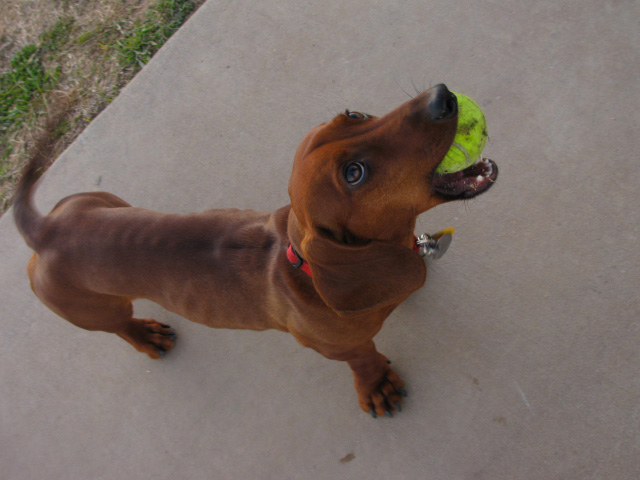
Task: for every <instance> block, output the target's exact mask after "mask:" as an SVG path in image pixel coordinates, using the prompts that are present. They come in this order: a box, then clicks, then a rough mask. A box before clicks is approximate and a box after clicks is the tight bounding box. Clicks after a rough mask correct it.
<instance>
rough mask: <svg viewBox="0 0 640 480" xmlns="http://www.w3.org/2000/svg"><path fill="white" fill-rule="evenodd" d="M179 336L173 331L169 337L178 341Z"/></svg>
mask: <svg viewBox="0 0 640 480" xmlns="http://www.w3.org/2000/svg"><path fill="white" fill-rule="evenodd" d="M177 338H178V336H177V335H176V334H175V333H172V334H171V335H169V339H170V340H173V341H174V342H175V341H176V339H177Z"/></svg>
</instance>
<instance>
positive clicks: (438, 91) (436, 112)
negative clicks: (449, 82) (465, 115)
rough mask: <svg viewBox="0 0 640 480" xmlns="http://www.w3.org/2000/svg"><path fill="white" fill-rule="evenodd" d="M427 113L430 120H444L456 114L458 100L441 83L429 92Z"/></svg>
mask: <svg viewBox="0 0 640 480" xmlns="http://www.w3.org/2000/svg"><path fill="white" fill-rule="evenodd" d="M429 93H430V95H429V103H428V104H427V113H428V114H429V117H430V118H431V120H445V119H447V118H451V117H454V116H455V115H456V114H457V113H458V100H457V99H456V96H455V95H454V94H453V93H451V92H450V91H449V89H448V88H447V86H446V85H445V84H443V83H441V84H439V85H436V86H435V87H432V88H431V89H430V90H429Z"/></svg>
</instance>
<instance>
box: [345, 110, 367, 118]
mask: <svg viewBox="0 0 640 480" xmlns="http://www.w3.org/2000/svg"><path fill="white" fill-rule="evenodd" d="M344 115H345V117H349V118H354V119H356V120H365V119H367V118H369V117H370V116H371V115H369V114H367V113H360V112H350V111H349V110H345V112H344Z"/></svg>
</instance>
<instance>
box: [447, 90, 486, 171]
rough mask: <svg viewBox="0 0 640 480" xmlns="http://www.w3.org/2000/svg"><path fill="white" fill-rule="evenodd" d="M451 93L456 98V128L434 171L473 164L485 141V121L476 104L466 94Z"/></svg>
mask: <svg viewBox="0 0 640 480" xmlns="http://www.w3.org/2000/svg"><path fill="white" fill-rule="evenodd" d="M453 94H454V95H455V96H456V98H457V99H458V130H457V131H456V136H455V138H454V139H453V145H451V148H450V149H449V151H448V152H447V154H446V155H445V156H444V159H443V160H442V162H440V165H438V167H437V168H436V173H455V172H459V171H460V170H464V169H465V168H467V167H469V166H471V165H473V164H474V163H476V161H478V158H479V157H480V154H481V153H482V149H484V145H485V143H487V122H486V121H485V119H484V114H483V113H482V110H481V109H480V107H479V106H478V104H477V103H476V102H474V101H473V100H471V99H470V98H469V97H467V96H466V95H462V94H461V93H457V92H453Z"/></svg>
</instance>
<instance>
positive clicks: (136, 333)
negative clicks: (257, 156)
mask: <svg viewBox="0 0 640 480" xmlns="http://www.w3.org/2000/svg"><path fill="white" fill-rule="evenodd" d="M456 128H457V101H456V97H455V95H454V94H452V93H451V92H450V91H449V90H448V89H447V87H446V86H445V85H442V84H440V85H436V86H434V87H432V88H430V89H428V90H426V91H424V92H423V93H421V94H419V95H417V96H416V97H415V98H412V99H411V100H408V101H407V102H405V103H404V104H402V105H400V106H399V107H397V108H396V109H395V110H393V111H391V112H390V113H388V114H386V115H384V116H382V117H375V116H372V115H368V114H364V113H359V112H352V111H348V110H347V111H346V112H345V113H343V114H340V115H338V116H336V117H335V118H333V119H332V120H330V121H328V122H326V123H323V124H321V125H319V126H317V127H315V128H313V129H312V130H311V131H310V132H309V133H308V134H307V135H306V136H305V138H304V139H303V140H302V143H301V144H300V146H299V147H298V149H297V151H296V153H295V158H294V161H293V170H292V173H291V177H290V180H289V196H290V200H291V204H290V205H287V206H285V207H282V208H280V209H278V210H276V211H274V212H271V213H261V212H256V211H252V210H236V209H218V210H208V211H205V212H202V213H196V214H187V215H175V214H165V213H159V212H155V211H150V210H145V209H141V208H135V207H132V206H130V205H129V204H128V203H127V202H125V201H124V200H122V199H120V198H118V197H116V196H115V195H112V194H110V193H106V192H89V193H79V194H75V195H71V196H68V197H66V198H64V199H62V200H61V201H60V202H59V203H58V204H57V205H56V206H55V207H54V208H53V210H52V211H51V212H50V213H49V214H48V215H46V216H43V215H41V214H40V213H38V211H37V210H36V208H35V207H34V204H33V195H34V190H35V185H36V182H37V180H38V178H39V176H40V170H41V169H40V165H41V164H42V163H43V161H45V160H46V159H47V158H50V157H52V156H53V153H52V150H53V147H52V140H51V135H52V134H51V131H52V130H54V128H53V127H51V126H49V128H48V130H47V129H45V130H47V131H48V135H47V134H46V132H45V135H44V136H43V139H41V140H40V141H39V142H38V143H37V144H36V148H35V150H34V153H33V155H32V156H31V159H30V162H29V164H28V166H27V168H26V169H25V172H24V174H23V176H22V179H21V181H20V183H19V185H18V187H17V191H16V192H17V193H16V196H15V200H14V205H13V212H14V218H15V222H16V225H17V227H18V229H19V231H20V233H21V235H22V236H23V238H24V239H25V241H26V243H27V245H28V246H29V247H30V248H31V249H33V250H34V251H35V253H34V255H33V256H32V257H31V259H30V261H29V263H28V266H27V272H28V275H29V278H30V282H31V288H32V290H33V291H34V293H35V294H36V295H37V297H38V298H39V299H40V300H41V301H42V302H43V303H44V304H45V305H46V306H47V307H49V308H50V309H51V310H52V311H53V312H55V313H56V314H58V315H59V316H61V317H62V318H64V319H66V320H68V321H69V322H71V323H73V324H74V325H77V326H78V327H81V328H84V329H87V330H100V331H105V332H111V333H114V334H116V335H118V336H119V337H121V338H123V339H124V340H126V341H127V342H129V343H130V344H131V345H133V346H134V347H135V348H136V349H137V350H139V351H140V352H144V353H146V354H148V355H149V356H150V357H151V358H160V357H162V356H164V355H165V354H166V353H167V352H168V351H169V350H170V349H171V348H172V347H173V346H174V342H175V341H176V334H175V332H174V330H173V329H172V328H171V327H170V326H168V325H166V324H163V323H160V322H158V321H156V320H152V319H143V318H134V317H133V307H132V303H131V302H132V300H134V299H136V298H146V299H149V300H152V301H154V302H156V303H158V304H160V305H162V306H163V307H165V308H166V309H168V310H170V311H172V312H175V313H177V314H179V315H181V316H183V317H185V318H187V319H190V320H192V321H195V322H197V323H201V324H203V325H207V326H209V327H214V328H235V329H250V330H266V329H276V330H280V331H282V332H288V333H290V334H292V335H293V336H294V337H295V338H296V340H297V341H298V342H300V343H301V344H302V345H304V346H305V347H309V348H312V349H314V350H316V351H317V352H318V353H320V354H322V355H324V356H325V357H326V358H329V359H332V360H339V361H344V362H347V363H348V365H349V367H351V370H352V373H353V376H354V383H355V388H356V391H357V394H358V399H359V404H360V407H361V408H362V409H363V410H364V411H365V412H368V413H370V414H371V415H372V416H374V417H377V416H380V415H388V416H391V415H392V412H394V411H399V410H400V408H401V401H402V399H403V397H404V396H406V390H405V388H404V384H403V382H402V380H401V379H400V378H399V377H398V375H397V374H396V373H395V372H394V371H393V370H392V369H391V367H390V362H389V361H388V360H387V358H386V357H385V356H384V355H382V354H381V353H379V352H378V351H377V350H376V347H375V345H374V342H373V338H374V336H375V335H376V334H377V333H378V331H379V330H380V328H381V327H382V323H383V322H384V320H385V318H387V316H389V314H390V313H391V312H392V311H393V310H394V309H395V308H396V307H397V306H398V305H399V304H400V303H401V302H402V301H404V300H405V299H406V298H407V297H408V296H409V295H410V294H411V293H413V292H414V291H416V290H417V289H419V288H420V287H421V286H422V285H423V284H424V282H425V279H426V266H425V262H424V260H423V259H422V258H421V256H420V255H419V253H418V252H417V251H416V249H415V239H414V227H415V224H416V218H417V216H418V215H419V214H421V213H423V212H425V211H427V210H429V209H430V208H433V207H435V206H437V205H439V204H442V203H444V202H447V201H451V200H456V199H462V198H471V197H475V196H476V195H479V194H480V193H482V192H484V191H486V190H487V189H488V188H489V187H490V186H491V185H492V184H493V182H495V180H496V178H497V172H498V170H497V166H496V165H495V163H493V162H492V161H491V160H482V161H481V162H480V163H479V164H476V165H474V166H473V167H470V168H469V169H467V170H469V171H467V170H465V171H464V172H466V173H464V172H463V173H462V174H458V177H457V178H456V179H451V180H447V176H445V175H438V174H436V173H435V172H434V170H435V169H436V167H437V166H438V164H439V163H440V161H441V160H442V159H443V157H444V156H445V154H446V152H447V151H448V150H449V148H450V147H451V145H452V142H453V140H454V137H455V134H456ZM461 176H462V177H464V178H463V179H462V180H463V181H461V179H460V177H461Z"/></svg>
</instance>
